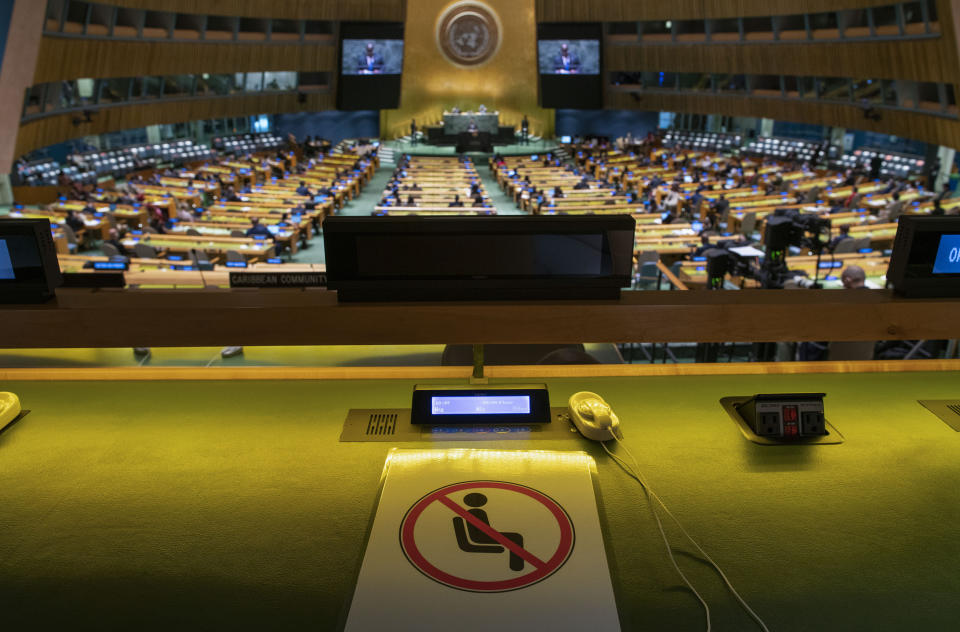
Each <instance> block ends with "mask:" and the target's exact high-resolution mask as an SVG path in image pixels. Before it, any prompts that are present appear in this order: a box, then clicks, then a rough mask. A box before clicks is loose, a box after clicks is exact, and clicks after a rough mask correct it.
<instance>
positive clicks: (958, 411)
mask: <svg viewBox="0 0 960 632" xmlns="http://www.w3.org/2000/svg"><path fill="white" fill-rule="evenodd" d="M947 408H949V409H950V410H952V411H953V414H955V415H957V416H958V417H960V404H947Z"/></svg>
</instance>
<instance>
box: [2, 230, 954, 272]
mask: <svg viewBox="0 0 960 632" xmlns="http://www.w3.org/2000/svg"><path fill="white" fill-rule="evenodd" d="M0 265H2V263H0ZM933 273H934V274H958V273H960V235H942V236H941V237H940V244H939V246H937V258H936V259H935V260H934V262H933Z"/></svg>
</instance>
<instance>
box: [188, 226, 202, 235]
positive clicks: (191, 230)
mask: <svg viewBox="0 0 960 632" xmlns="http://www.w3.org/2000/svg"><path fill="white" fill-rule="evenodd" d="M187 234H188V235H190V236H191V237H200V231H199V230H197V229H196V228H188V229H187Z"/></svg>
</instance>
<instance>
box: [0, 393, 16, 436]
mask: <svg viewBox="0 0 960 632" xmlns="http://www.w3.org/2000/svg"><path fill="white" fill-rule="evenodd" d="M19 414H20V398H19V397H17V396H16V395H14V394H13V393H4V392H0V429H3V428H5V427H6V426H7V424H8V423H10V422H11V421H13V420H14V419H16V418H17V415H19Z"/></svg>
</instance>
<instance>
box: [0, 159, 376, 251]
mask: <svg viewBox="0 0 960 632" xmlns="http://www.w3.org/2000/svg"><path fill="white" fill-rule="evenodd" d="M290 160H291V161H293V164H295V160H296V159H295V157H292V156H291V157H290ZM358 160H360V158H359V157H358V156H357V155H355V154H351V153H344V154H330V155H328V156H326V157H324V158H323V159H322V160H320V161H316V162H314V161H311V162H310V164H309V166H308V168H307V169H306V171H304V172H303V173H302V174H295V175H294V176H291V177H289V178H285V179H278V178H276V177H274V176H273V175H271V174H272V173H274V171H273V167H274V166H276V161H274V160H271V159H268V158H262V157H260V158H251V159H249V160H246V161H236V160H234V161H229V162H223V163H220V164H217V165H209V164H207V165H201V166H197V167H194V168H193V169H181V170H179V171H176V172H173V173H170V174H167V175H164V176H163V177H160V178H159V184H147V183H144V182H133V183H131V184H130V185H129V188H130V189H131V190H132V191H133V192H134V193H136V194H139V195H140V196H142V199H143V202H142V203H137V204H132V205H131V204H116V203H114V202H111V201H110V200H111V199H113V198H112V197H111V192H109V191H103V190H98V192H97V193H96V194H95V200H94V201H93V202H84V201H77V200H60V201H58V202H56V203H54V204H52V205H49V206H48V207H45V208H22V209H15V211H14V212H13V216H20V217H45V218H47V219H49V220H50V221H51V224H52V225H53V227H54V240H55V243H56V246H57V251H58V253H61V254H70V253H71V252H73V249H72V248H71V244H70V243H69V240H68V238H67V236H66V235H65V231H64V230H63V228H62V227H63V224H64V221H65V218H66V215H67V213H68V212H69V211H74V212H77V213H78V214H79V216H80V217H81V218H82V219H83V221H84V223H85V228H84V230H83V231H81V234H80V235H77V238H78V241H80V243H83V242H85V241H97V240H105V239H107V238H108V233H109V230H110V228H111V227H113V226H115V225H118V224H124V225H126V226H127V227H128V228H129V229H130V231H129V233H128V235H127V237H126V239H125V240H124V241H123V245H124V247H126V248H128V249H131V250H132V249H133V248H134V247H135V246H136V245H137V244H139V243H143V244H146V245H149V246H151V247H152V248H154V249H155V250H157V251H158V254H160V255H161V256H164V257H166V256H172V257H174V258H175V259H176V260H178V261H183V260H188V261H189V260H190V259H192V258H193V257H194V253H196V252H203V253H204V255H205V256H206V257H207V258H210V259H211V260H212V261H214V262H222V261H224V260H225V259H226V256H227V253H229V252H234V253H237V255H239V256H241V257H242V258H243V259H244V260H246V261H247V262H248V263H256V262H264V261H266V260H267V259H268V258H270V257H272V256H273V255H274V254H276V253H275V248H274V244H277V245H280V246H282V247H283V248H285V249H286V250H287V251H289V252H290V253H291V254H296V252H297V251H298V249H299V248H300V247H302V246H303V245H305V244H306V243H307V242H308V241H309V240H310V238H311V237H312V236H313V235H315V234H317V233H318V232H319V230H320V227H321V225H322V223H323V220H324V218H325V217H327V216H328V215H330V214H332V213H333V212H334V211H335V209H336V208H339V207H340V206H342V204H344V203H345V202H346V201H348V200H350V199H352V198H353V197H354V196H356V195H357V194H359V191H360V190H361V187H362V186H363V184H365V183H366V182H368V181H369V179H370V178H371V177H372V175H373V173H374V172H375V170H376V166H377V165H378V164H379V163H378V159H377V157H376V155H374V156H373V157H372V158H368V159H363V160H361V164H362V168H361V169H359V170H355V169H353V167H354V165H355V163H356V162H357V161H358ZM338 176H339V178H338ZM204 177H205V178H208V179H206V180H204V179H202V178H204ZM221 182H223V183H224V186H226V185H230V186H241V187H243V189H242V190H241V192H240V193H239V194H238V198H239V199H238V200H235V201H227V200H220V199H217V198H218V196H220V195H222V194H223V193H224V191H223V190H222V187H221V184H220V183H221ZM301 182H304V183H305V184H306V185H307V187H308V188H311V190H313V191H316V190H318V189H319V188H320V187H328V188H330V189H331V190H332V194H331V195H330V196H324V195H315V196H304V195H300V194H299V193H298V192H297V189H298V188H299V187H300V183H301ZM178 204H186V205H187V206H188V207H190V208H203V209H204V211H203V213H201V214H200V215H198V216H197V218H196V219H195V220H194V221H190V222H185V221H181V220H179V219H177V218H176V214H177V209H178ZM90 205H92V206H93V208H94V211H95V212H94V213H93V214H92V215H90V214H85V213H81V211H83V209H85V208H87V207H88V206H90ZM151 207H153V208H158V209H160V210H161V211H162V212H164V213H165V214H166V215H167V216H168V217H169V218H170V220H169V224H170V228H168V229H167V234H163V235H158V234H155V233H152V232H151V231H150V229H148V228H147V226H148V208H151ZM294 209H295V211H294ZM284 214H286V215H287V217H286V218H285V219H283V220H281V218H282V217H283V215H284ZM253 218H256V219H257V220H258V221H259V222H260V223H261V224H263V225H265V226H267V228H268V230H269V231H270V233H271V238H269V239H267V238H265V237H264V238H248V237H246V235H245V233H246V230H247V229H248V228H249V227H250V225H251V221H252V219H253ZM88 237H89V239H88Z"/></svg>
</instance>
